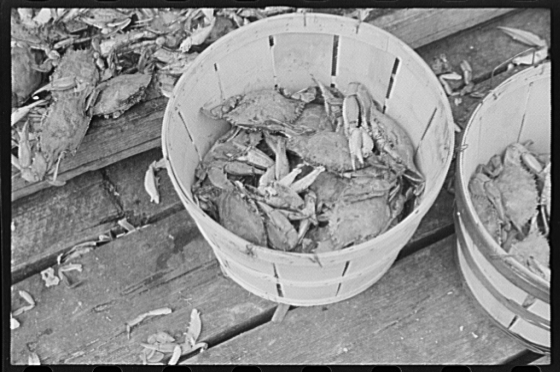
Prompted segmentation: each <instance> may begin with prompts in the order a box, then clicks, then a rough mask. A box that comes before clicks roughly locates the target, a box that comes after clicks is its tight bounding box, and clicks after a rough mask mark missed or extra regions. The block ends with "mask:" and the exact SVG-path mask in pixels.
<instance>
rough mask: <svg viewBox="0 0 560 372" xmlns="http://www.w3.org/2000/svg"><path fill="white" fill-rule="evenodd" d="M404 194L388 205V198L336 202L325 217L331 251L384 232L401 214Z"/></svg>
mask: <svg viewBox="0 0 560 372" xmlns="http://www.w3.org/2000/svg"><path fill="white" fill-rule="evenodd" d="M401 197H402V198H404V196H403V195H399V197H397V198H395V199H394V200H393V202H388V196H387V195H385V196H380V197H373V198H368V199H365V200H360V201H358V202H344V201H342V202H338V203H336V204H335V206H334V207H333V209H332V210H330V211H329V212H327V213H326V216H328V222H329V224H328V231H329V235H330V239H331V241H332V242H333V244H334V249H335V250H336V249H342V248H344V247H347V246H348V245H352V244H359V243H362V242H364V241H367V240H369V239H372V238H375V237H376V236H378V235H380V234H382V233H383V232H385V231H386V230H387V229H388V227H389V226H390V225H391V223H392V222H393V220H394V219H396V218H397V217H398V216H399V215H400V213H401V212H402V209H403V205H404V202H403V200H402V199H401Z"/></svg>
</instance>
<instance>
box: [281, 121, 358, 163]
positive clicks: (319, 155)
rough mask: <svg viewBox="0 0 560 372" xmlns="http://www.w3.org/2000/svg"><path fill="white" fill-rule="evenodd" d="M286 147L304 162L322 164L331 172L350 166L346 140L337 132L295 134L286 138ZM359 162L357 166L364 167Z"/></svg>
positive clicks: (350, 161)
mask: <svg viewBox="0 0 560 372" xmlns="http://www.w3.org/2000/svg"><path fill="white" fill-rule="evenodd" d="M286 148H287V149H288V151H291V152H293V153H295V154H296V155H298V156H299V157H301V158H302V159H303V161H304V162H305V163H308V164H311V165H322V166H324V167H325V168H326V169H327V170H328V171H331V172H338V173H342V172H347V171H351V170H353V169H354V168H353V167H352V159H351V156H350V150H349V148H348V141H347V139H346V137H345V136H344V134H342V133H337V132H325V131H321V132H316V133H314V134H312V135H303V136H295V137H291V138H289V139H288V141H287V142H286ZM364 166H365V164H363V165H362V164H359V165H358V166H357V168H358V169H359V168H362V167H364Z"/></svg>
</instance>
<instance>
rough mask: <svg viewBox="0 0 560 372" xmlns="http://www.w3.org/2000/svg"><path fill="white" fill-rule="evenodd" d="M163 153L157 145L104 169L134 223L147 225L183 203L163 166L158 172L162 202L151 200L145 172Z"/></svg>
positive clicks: (127, 214)
mask: <svg viewBox="0 0 560 372" xmlns="http://www.w3.org/2000/svg"><path fill="white" fill-rule="evenodd" d="M162 157H163V155H162V153H161V147H156V148H154V149H152V150H149V151H146V152H144V153H141V154H138V155H134V156H132V157H130V158H128V159H124V160H122V161H119V162H118V163H115V164H112V165H110V166H108V167H106V168H105V169H104V173H105V175H106V177H107V179H108V180H109V181H110V182H111V184H112V185H113V186H114V187H115V190H116V192H117V193H118V198H119V202H120V203H121V206H122V209H123V211H124V214H125V215H126V216H127V218H128V220H129V221H130V222H131V223H132V224H133V225H134V226H139V225H143V224H145V223H147V222H148V221H149V220H150V219H151V218H153V217H154V216H156V215H159V214H162V213H165V212H166V211H169V210H172V209H175V208H178V207H182V203H181V200H180V199H179V196H178V195H177V193H176V192H175V189H174V188H173V184H172V183H171V179H170V178H169V176H168V175H167V170H165V169H161V170H159V171H157V172H156V177H157V178H158V179H159V182H158V191H159V195H160V202H159V204H156V203H154V202H151V201H150V196H149V195H148V193H147V192H146V190H145V188H144V176H145V174H146V171H147V170H148V166H149V165H150V164H151V163H152V162H153V161H156V160H160V159H161V158H162Z"/></svg>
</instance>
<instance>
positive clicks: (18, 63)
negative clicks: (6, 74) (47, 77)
mask: <svg viewBox="0 0 560 372" xmlns="http://www.w3.org/2000/svg"><path fill="white" fill-rule="evenodd" d="M36 63H37V59H36V55H35V52H33V51H32V50H31V49H30V48H28V47H24V46H18V45H15V46H12V107H19V106H21V105H22V104H23V103H24V102H25V101H27V99H28V98H29V96H30V95H31V93H33V92H34V91H35V90H36V89H37V88H38V87H39V84H41V80H42V74H41V73H40V72H39V71H37V70H35V69H33V68H32V66H33V65H35V64H36Z"/></svg>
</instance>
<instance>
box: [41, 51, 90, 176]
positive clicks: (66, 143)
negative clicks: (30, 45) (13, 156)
mask: <svg viewBox="0 0 560 372" xmlns="http://www.w3.org/2000/svg"><path fill="white" fill-rule="evenodd" d="M53 75H54V79H57V78H64V77H67V76H74V77H75V79H76V81H77V82H78V85H79V86H80V88H79V89H77V90H76V89H74V90H72V89H68V90H63V91H53V92H52V95H53V99H54V102H53V103H52V104H51V105H50V106H49V108H48V110H47V114H46V115H45V118H44V119H43V120H42V121H41V124H40V126H41V134H40V137H39V147H40V149H41V152H42V153H43V155H44V156H45V158H46V160H47V163H48V165H49V169H50V168H51V167H52V166H53V165H54V163H55V162H56V161H57V160H58V157H59V156H60V155H61V154H62V153H65V152H69V153H71V154H74V153H75V152H76V150H77V149H78V147H79V145H80V143H81V142H82V140H83V138H84V137H85V134H86V132H87V129H88V127H89V123H90V121H91V117H92V115H91V110H88V107H87V105H88V100H89V99H90V98H91V96H92V95H94V94H95V92H96V90H95V84H96V83H97V81H98V79H99V73H98V71H97V68H96V65H95V61H94V60H93V57H92V54H91V53H90V52H88V51H73V50H69V51H68V52H67V53H66V54H65V55H64V58H63V59H62V61H61V63H60V65H59V66H58V68H57V70H56V71H55V72H54V73H53Z"/></svg>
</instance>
